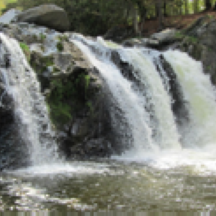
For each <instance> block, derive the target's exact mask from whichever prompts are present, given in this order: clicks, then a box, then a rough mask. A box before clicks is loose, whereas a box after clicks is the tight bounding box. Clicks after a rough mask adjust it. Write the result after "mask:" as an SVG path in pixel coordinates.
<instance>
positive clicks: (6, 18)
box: [0, 9, 21, 25]
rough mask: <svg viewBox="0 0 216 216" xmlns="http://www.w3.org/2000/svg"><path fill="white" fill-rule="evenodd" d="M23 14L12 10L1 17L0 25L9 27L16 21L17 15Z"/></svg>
mask: <svg viewBox="0 0 216 216" xmlns="http://www.w3.org/2000/svg"><path fill="white" fill-rule="evenodd" d="M20 13H21V12H20V11H19V10H16V9H10V10H9V11H7V12H5V13H4V14H3V15H2V16H1V17H0V25H8V24H10V23H11V22H13V21H16V19H17V15H18V14H20Z"/></svg>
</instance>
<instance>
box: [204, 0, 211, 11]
mask: <svg viewBox="0 0 216 216" xmlns="http://www.w3.org/2000/svg"><path fill="white" fill-rule="evenodd" d="M204 3H205V10H210V9H211V7H212V4H211V0H205V2H204Z"/></svg>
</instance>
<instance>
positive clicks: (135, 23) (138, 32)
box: [131, 5, 140, 35]
mask: <svg viewBox="0 0 216 216" xmlns="http://www.w3.org/2000/svg"><path fill="white" fill-rule="evenodd" d="M131 11H132V17H133V28H134V31H135V34H137V35H139V34H140V31H139V26H138V16H137V8H136V6H135V5H132V10H131Z"/></svg>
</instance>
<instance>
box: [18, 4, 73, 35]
mask: <svg viewBox="0 0 216 216" xmlns="http://www.w3.org/2000/svg"><path fill="white" fill-rule="evenodd" d="M17 21H19V22H28V23H35V24H38V25H42V26H46V27H49V28H53V29H55V30H58V31H67V30H69V28H70V23H69V20H68V17H67V14H66V12H65V10H64V9H62V8H60V7H58V6H56V5H53V4H45V5H40V6H38V7H34V8H30V9H28V10H26V11H24V12H22V13H21V14H19V15H18V17H17Z"/></svg>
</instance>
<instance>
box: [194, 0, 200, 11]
mask: <svg viewBox="0 0 216 216" xmlns="http://www.w3.org/2000/svg"><path fill="white" fill-rule="evenodd" d="M193 6H194V13H197V12H198V10H199V9H198V8H199V0H194V5H193Z"/></svg>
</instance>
